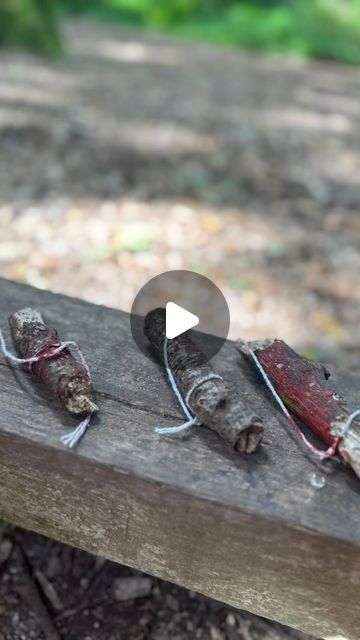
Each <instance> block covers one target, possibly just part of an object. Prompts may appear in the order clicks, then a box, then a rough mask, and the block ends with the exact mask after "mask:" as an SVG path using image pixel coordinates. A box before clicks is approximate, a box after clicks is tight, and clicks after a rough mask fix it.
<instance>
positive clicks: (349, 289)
mask: <svg viewBox="0 0 360 640" xmlns="http://www.w3.org/2000/svg"><path fill="white" fill-rule="evenodd" d="M66 33H67V38H68V41H69V54H68V56H67V57H66V59H64V60H63V61H61V62H58V63H50V62H44V61H42V60H40V59H37V58H34V57H31V56H25V55H20V54H17V55H9V54H6V55H5V54H2V56H1V57H0V70H1V75H2V84H1V87H0V152H1V153H0V275H2V276H4V277H7V278H11V279H15V280H19V281H23V282H27V283H30V284H33V285H35V286H39V287H44V288H51V289H54V290H56V291H61V292H64V293H68V294H70V295H76V296H80V297H83V298H86V299H87V300H90V301H92V302H98V303H102V304H107V305H111V306H115V307H120V308H123V309H130V306H131V303H132V300H133V297H134V295H135V294H136V292H137V290H138V289H139V288H140V287H141V286H142V285H143V284H144V282H145V281H146V280H147V279H148V278H150V277H152V276H154V275H156V274H158V273H159V272H162V271H165V270H170V269H192V270H195V271H198V272H200V273H203V274H205V275H207V276H208V277H210V278H211V279H212V280H214V282H215V283H216V284H217V285H218V286H220V288H221V289H222V290H223V292H224V294H225V296H226V298H227V300H228V302H229V306H230V310H231V337H238V336H242V337H244V338H257V337H263V336H265V335H271V336H280V337H283V338H285V339H286V340H288V341H289V342H291V344H293V345H294V346H296V347H298V348H301V349H303V350H306V351H308V352H309V353H311V354H312V355H315V356H317V357H322V358H325V359H326V360H330V361H337V362H340V363H341V365H343V366H347V365H348V366H351V367H357V363H358V357H359V354H360V336H359V331H358V325H359V302H360V283H359V273H360V257H359V245H360V218H359V209H360V185H359V180H358V176H359V168H360V147H359V138H358V136H359V133H358V131H359V119H360V112H358V111H357V110H356V108H355V105H356V104H358V99H359V96H360V74H359V71H358V70H357V69H349V68H346V69H343V68H342V67H340V66H337V65H320V64H310V63H308V62H303V61H302V62H299V61H296V60H280V59H276V58H263V57H261V56H251V55H249V54H242V55H240V54H238V53H233V52H228V51H222V50H218V49H214V48H211V47H207V46H203V45H189V44H179V43H172V42H170V41H169V40H159V39H151V38H145V37H144V38H142V39H140V38H138V37H136V38H134V34H130V35H126V34H123V33H121V32H118V31H117V30H115V29H112V28H110V27H96V26H94V25H91V26H87V25H84V24H82V23H76V24H75V25H71V24H70V25H68V27H67V31H66ZM129 63H131V64H129Z"/></svg>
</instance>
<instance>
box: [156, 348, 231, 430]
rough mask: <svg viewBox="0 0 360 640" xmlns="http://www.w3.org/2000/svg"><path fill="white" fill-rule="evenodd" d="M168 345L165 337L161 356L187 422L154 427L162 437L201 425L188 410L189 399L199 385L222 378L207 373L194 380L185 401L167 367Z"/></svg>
mask: <svg viewBox="0 0 360 640" xmlns="http://www.w3.org/2000/svg"><path fill="white" fill-rule="evenodd" d="M168 344H169V338H168V337H167V336H165V339H164V348H163V355H164V363H165V368H166V373H167V376H168V378H169V382H170V385H171V388H172V390H173V392H174V393H175V395H176V397H177V399H178V401H179V403H180V405H181V407H182V409H183V411H184V413H185V415H186V417H187V418H188V420H187V421H186V422H184V423H183V424H180V425H178V426H177V427H156V428H155V431H156V433H161V434H162V435H166V434H170V435H172V434H174V433H179V432H180V431H185V429H189V427H193V426H195V425H197V426H200V425H201V420H199V418H197V417H196V416H195V415H194V414H193V412H192V411H191V409H190V406H189V402H190V398H191V396H192V394H193V393H194V391H195V389H197V388H198V387H199V386H200V385H202V384H203V383H204V382H208V380H222V379H223V378H222V377H221V376H219V375H218V374H217V373H208V374H206V375H205V376H203V377H202V378H200V379H199V380H196V381H195V382H194V384H193V386H192V387H191V388H190V389H189V391H188V392H187V394H186V397H185V399H184V398H183V397H182V395H181V393H180V391H179V388H178V386H177V384H176V381H175V378H174V374H173V372H172V370H171V368H170V365H169V358H168Z"/></svg>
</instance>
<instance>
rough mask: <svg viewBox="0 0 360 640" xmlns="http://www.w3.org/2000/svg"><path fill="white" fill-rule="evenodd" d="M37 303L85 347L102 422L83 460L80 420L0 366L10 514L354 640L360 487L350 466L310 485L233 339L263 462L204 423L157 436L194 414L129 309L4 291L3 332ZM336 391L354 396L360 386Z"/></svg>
mask: <svg viewBox="0 0 360 640" xmlns="http://www.w3.org/2000/svg"><path fill="white" fill-rule="evenodd" d="M25 305H31V306H33V307H38V308H39V309H40V310H41V311H42V312H43V315H44V317H45V319H46V321H47V322H48V324H50V325H55V326H56V327H57V328H58V329H59V332H60V334H61V336H62V337H63V338H69V339H70V338H71V339H74V340H76V341H78V342H79V343H80V345H81V347H82V349H83V351H84V353H85V355H86V358H87V360H88V363H89V365H90V368H91V371H92V375H93V380H94V384H95V388H96V389H97V393H98V400H99V406H100V412H99V415H98V416H97V417H96V418H95V419H94V422H93V425H92V427H91V428H90V429H89V431H88V433H87V435H86V437H85V438H84V440H83V441H82V443H81V445H80V447H79V448H78V449H77V451H75V452H73V451H69V450H67V449H64V447H63V446H62V445H61V443H60V436H61V435H62V434H63V433H65V432H66V430H67V429H68V428H69V425H73V424H74V423H75V422H74V420H73V419H72V418H71V417H70V416H69V414H68V413H66V412H65V411H62V410H61V408H59V406H58V404H57V402H56V400H54V399H52V398H50V397H49V396H48V395H47V393H46V391H45V389H44V388H43V387H42V386H41V384H39V383H38V382H37V381H36V379H34V378H33V377H32V376H30V375H29V374H28V373H27V372H26V371H23V370H19V369H16V370H13V369H11V368H9V367H8V366H7V365H6V364H5V363H4V362H3V361H1V365H0V401H1V407H2V411H1V416H0V478H1V481H0V516H1V517H3V518H4V519H7V520H9V521H11V522H14V523H16V524H19V525H21V526H24V527H28V528H32V529H34V530H36V531H39V532H40V533H43V534H46V535H49V536H51V537H54V538H56V539H59V540H62V541H64V542H67V543H70V544H73V545H75V546H79V547H81V548H84V549H87V550H88V551H91V552H94V553H98V554H101V555H104V556H106V557H108V558H111V559H113V560H118V561H119V562H123V563H125V564H128V565H130V566H133V567H136V568H140V569H142V570H144V571H148V572H150V573H152V574H154V575H157V576H161V577H163V578H165V579H168V580H171V581H173V582H177V583H179V584H182V585H185V586H187V587H189V588H192V589H194V590H197V591H200V592H202V593H205V594H208V595H210V596H212V597H214V598H217V599H219V600H223V601H226V602H228V603H230V604H233V605H234V606H238V607H242V608H245V609H249V610H250V611H253V612H254V613H257V614H260V615H264V616H267V617H270V618H274V619H277V620H279V621H280V622H283V623H285V624H288V625H291V626H294V627H298V628H300V629H303V630H305V631H308V632H310V633H313V634H314V635H317V636H321V637H324V638H329V640H330V638H331V639H332V640H335V638H336V637H338V638H341V637H343V638H348V639H349V640H355V639H357V638H358V629H359V625H360V610H359V607H358V605H357V599H356V597H354V594H355V593H356V588H359V586H360V553H359V545H360V526H359V506H360V498H359V491H360V485H359V483H358V480H357V479H356V478H355V477H354V476H353V474H352V472H351V471H349V470H347V469H345V468H344V467H342V466H339V467H338V468H336V470H335V472H334V473H332V474H330V475H326V476H325V485H324V486H323V487H322V488H321V489H320V488H319V489H317V488H315V487H314V486H313V484H312V483H311V476H312V474H313V472H314V471H316V468H315V467H314V464H313V462H311V461H310V460H309V459H308V458H307V457H306V456H305V455H304V453H303V452H302V451H301V450H300V448H299V446H298V442H297V441H295V440H294V438H293V435H292V434H291V433H289V431H288V426H287V422H286V420H283V419H282V417H281V416H280V415H279V413H278V411H277V409H276V408H275V407H274V405H273V404H272V402H271V400H270V399H269V398H268V397H267V396H266V394H264V390H263V387H262V385H261V384H259V383H258V382H257V379H256V376H255V375H254V373H253V372H252V371H251V370H250V368H248V367H247V366H246V365H245V364H244V363H242V362H241V360H240V357H239V355H238V353H237V352H236V350H235V349H234V347H233V345H232V344H231V343H228V344H227V345H226V346H225V347H224V349H223V350H222V351H221V353H220V354H219V355H218V356H217V358H216V366H217V369H218V370H219V371H220V373H222V375H224V377H226V379H228V380H231V381H232V383H233V384H234V385H235V386H236V387H238V388H239V389H241V390H242V392H243V393H244V394H245V396H246V397H247V401H248V403H249V405H250V407H251V408H252V409H253V410H254V411H255V412H257V413H260V415H262V416H263V417H264V422H265V426H266V436H265V443H264V445H263V447H262V450H261V451H260V452H259V453H257V454H254V455H253V456H251V457H241V456H239V455H238V454H236V453H235V452H232V451H231V450H229V449H228V448H227V447H226V445H225V444H224V443H223V442H222V441H221V440H220V439H219V438H218V437H217V436H216V434H214V433H212V432H210V431H209V430H206V429H204V428H194V430H193V431H192V432H191V433H189V434H188V435H186V436H183V437H179V436H177V437H173V438H168V437H167V438H166V437H164V436H159V435H156V434H155V433H154V431H153V428H154V427H155V426H156V425H158V424H177V423H178V421H179V420H180V421H181V420H182V419H183V416H182V415H181V412H180V411H179V409H178V407H177V405H176V402H175V401H174V398H173V397H172V394H171V392H170V390H169V388H168V385H167V384H166V382H165V379H164V376H163V373H162V371H161V369H160V368H159V367H157V365H156V364H154V363H153V362H151V361H150V360H147V359H146V358H144V356H143V355H142V354H141V353H140V352H139V351H138V350H137V348H136V346H135V345H134V343H133V341H132V339H131V336H130V330H129V317H128V315H127V314H125V313H123V312H119V311H115V310H111V309H106V308H103V307H98V306H93V305H89V304H87V303H84V302H81V301H79V300H75V299H70V298H66V297H64V296H56V295H54V294H51V293H49V292H44V291H38V290H35V289H32V288H30V287H26V286H23V285H16V284H14V283H10V282H6V281H0V326H2V327H6V322H7V320H6V319H7V316H8V315H9V314H10V313H11V312H12V311H14V310H16V309H18V308H20V307H22V306H25ZM239 363H241V366H240V367H239V366H238V364H239ZM336 384H337V386H338V388H339V390H340V391H342V393H343V394H344V396H346V397H347V398H348V399H349V400H352V401H353V402H356V400H357V397H358V389H359V378H358V377H357V376H355V375H350V374H345V373H342V374H339V375H338V376H337V378H336Z"/></svg>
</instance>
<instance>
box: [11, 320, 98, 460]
mask: <svg viewBox="0 0 360 640" xmlns="http://www.w3.org/2000/svg"><path fill="white" fill-rule="evenodd" d="M67 347H75V349H76V350H77V352H78V354H79V358H80V360H81V363H82V365H83V366H84V368H85V369H86V372H87V374H88V376H89V379H90V370H89V367H88V365H87V362H86V360H85V357H84V355H83V353H82V352H81V350H80V348H79V346H78V345H77V344H76V342H73V340H67V341H64V342H61V343H60V344H59V346H58V347H55V349H54V350H52V351H51V354H50V355H47V356H46V358H53V357H54V356H56V355H58V354H59V353H61V351H63V350H64V349H66V348H67ZM0 349H1V351H2V352H3V354H4V356H5V358H7V359H8V360H11V362H14V363H15V364H28V365H29V367H30V369H31V365H32V364H35V362H40V360H44V359H45V358H44V356H41V355H40V356H36V355H35V356H32V357H31V358H18V357H17V356H14V354H13V353H11V351H9V350H8V348H7V346H6V343H5V339H4V336H3V333H2V331H1V329H0ZM90 420H91V415H88V416H86V418H84V420H82V421H81V422H80V424H79V425H78V426H77V427H76V428H75V429H74V430H73V431H70V432H69V433H66V434H65V435H64V436H61V441H62V442H63V443H64V444H65V445H66V446H67V447H69V448H70V449H72V448H73V447H75V446H76V445H77V444H78V442H79V441H80V439H81V438H82V436H83V435H84V433H85V431H86V429H87V428H88V426H89V424H90Z"/></svg>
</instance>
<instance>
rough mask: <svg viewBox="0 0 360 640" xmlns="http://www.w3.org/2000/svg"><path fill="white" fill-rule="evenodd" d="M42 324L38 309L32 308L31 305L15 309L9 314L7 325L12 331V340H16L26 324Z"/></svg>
mask: <svg viewBox="0 0 360 640" xmlns="http://www.w3.org/2000/svg"><path fill="white" fill-rule="evenodd" d="M33 323H36V324H44V320H43V317H42V315H41V313H40V311H37V310H36V309H32V308H31V307H25V308H24V309H20V310H19V311H15V312H14V313H12V314H11V316H9V325H10V329H11V331H12V334H13V337H14V340H15V341H16V340H18V339H19V338H20V336H21V333H22V331H23V328H24V326H25V325H27V324H33Z"/></svg>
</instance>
